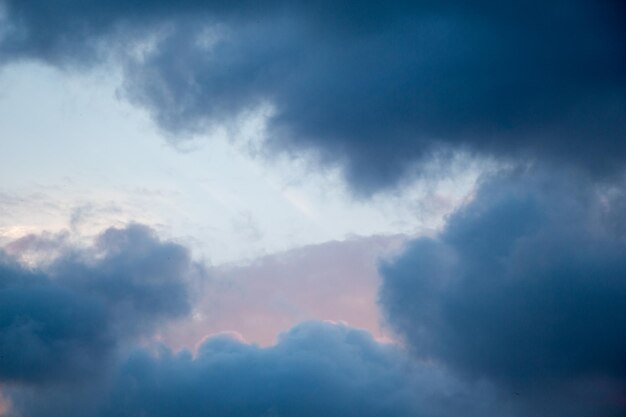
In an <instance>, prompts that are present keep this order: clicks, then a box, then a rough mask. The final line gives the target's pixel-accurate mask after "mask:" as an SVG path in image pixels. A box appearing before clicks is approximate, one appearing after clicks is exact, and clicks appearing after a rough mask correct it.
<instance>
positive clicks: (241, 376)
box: [22, 322, 493, 417]
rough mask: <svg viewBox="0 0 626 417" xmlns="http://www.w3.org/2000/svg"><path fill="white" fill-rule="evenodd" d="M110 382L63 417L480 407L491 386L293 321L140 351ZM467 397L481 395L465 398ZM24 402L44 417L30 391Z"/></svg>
mask: <svg viewBox="0 0 626 417" xmlns="http://www.w3.org/2000/svg"><path fill="white" fill-rule="evenodd" d="M108 387H109V388H108V389H106V390H103V391H102V393H101V397H100V398H99V401H97V403H98V404H99V406H94V405H93V404H94V403H92V404H86V405H85V407H86V408H84V409H83V411H82V413H81V412H80V411H77V410H75V411H74V412H75V413H76V414H72V413H71V412H70V413H65V414H61V415H65V416H74V415H75V416H82V415H85V414H84V410H85V409H89V410H90V413H89V415H95V416H108V417H118V416H119V417H121V416H138V415H149V416H154V417H173V416H180V415H184V416H189V417H195V416H207V415H215V416H221V417H226V416H233V417H234V416H247V417H250V416H259V417H261V416H268V417H269V416H282V417H290V416H293V417H296V416H297V417H308V416H311V417H317V416H327V417H333V416H337V417H339V416H341V417H349V416H359V417H369V416H372V417H373V416H380V417H382V416H385V417H387V416H397V417H402V416H411V417H413V416H431V417H435V416H451V415H458V414H459V413H461V412H469V413H472V412H476V413H478V414H477V415H485V412H491V410H490V407H491V406H493V403H492V400H493V398H492V397H491V396H490V394H489V392H488V390H485V391H484V392H483V391H480V390H470V389H467V388H466V387H464V386H462V385H461V384H459V383H458V382H456V381H455V380H454V379H452V378H450V377H449V376H448V375H446V374H445V373H444V372H441V371H440V370H438V369H435V368H432V367H429V366H427V365H420V364H415V363H411V362H410V361H409V359H408V358H407V357H405V356H404V354H403V353H402V351H400V350H399V349H398V348H397V347H395V346H391V345H381V344H379V343H377V342H375V341H374V340H373V339H372V337H371V336H370V335H369V334H368V333H367V332H364V331H361V330H356V329H353V328H350V327H347V326H343V325H333V324H328V323H321V322H306V323H303V324H300V325H298V326H296V327H295V328H293V329H291V330H290V331H288V332H287V333H285V334H283V335H282V337H281V338H280V340H279V342H278V344H276V345H275V346H272V347H269V348H259V347H258V346H255V345H249V344H246V343H242V342H241V341H238V340H235V339H233V338H230V337H226V336H216V337H213V338H210V339H208V340H207V341H205V342H204V344H203V345H202V346H201V347H200V348H199V349H198V352H197V354H196V355H195V356H192V355H191V354H190V353H189V352H185V351H183V352H179V353H176V354H175V353H172V352H171V351H169V350H168V349H166V348H161V349H156V351H152V352H151V351H148V350H139V351H136V352H135V353H133V354H131V355H130V356H129V357H128V358H127V359H126V360H125V361H124V362H123V363H122V364H121V365H120V367H119V368H118V370H117V372H116V373H115V375H114V377H113V378H112V379H111V382H110V384H109V385H108ZM474 395H479V396H480V398H481V400H482V401H481V402H477V403H472V402H470V401H469V400H474V399H475V397H474ZM70 408H71V407H70ZM22 410H23V411H25V412H26V413H25V415H26V416H29V417H36V416H38V415H42V416H43V415H46V416H47V415H48V414H46V412H45V410H46V408H45V407H42V406H41V403H39V404H38V401H37V399H35V401H34V402H31V403H30V404H24V408H23V409H22ZM38 412H40V413H41V414H38Z"/></svg>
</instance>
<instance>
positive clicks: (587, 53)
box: [0, 0, 626, 192]
mask: <svg viewBox="0 0 626 417" xmlns="http://www.w3.org/2000/svg"><path fill="white" fill-rule="evenodd" d="M5 4H6V9H7V10H8V12H7V13H6V15H7V17H6V19H7V20H8V22H9V24H8V25H7V27H8V28H9V29H7V31H6V33H5V36H4V41H3V42H2V43H1V45H0V50H1V51H2V53H3V54H4V56H5V57H7V59H11V58H12V57H13V58H15V57H34V58H37V59H43V60H46V61H48V62H52V63H55V64H60V65H67V64H68V63H71V62H74V63H75V62H78V63H82V64H84V63H85V62H87V61H89V60H90V59H91V61H93V55H94V54H95V55H96V56H97V55H98V53H99V51H100V52H101V51H102V50H103V49H104V50H106V49H107V47H109V48H115V49H117V50H118V52H119V50H120V49H125V53H127V55H126V56H127V59H126V60H125V64H124V66H125V68H126V79H125V88H126V96H127V97H128V98H129V99H131V100H132V101H133V102H135V103H137V104H139V105H141V106H144V107H146V108H148V109H149V110H150V111H151V113H152V114H153V116H154V118H155V120H157V122H158V123H159V124H160V125H161V126H162V127H163V128H165V129H166V130H169V131H171V132H174V133H181V132H190V131H191V132H193V131H197V130H202V129H205V128H206V127H207V126H210V125H213V124H223V123H226V122H228V121H229V120H230V121H232V120H236V119H237V117H238V116H239V115H241V114H244V113H246V112H249V111H254V110H255V109H258V108H259V106H266V105H268V104H269V105H270V106H271V107H272V108H273V113H272V115H271V116H270V117H269V120H268V134H267V136H268V138H267V141H266V142H267V145H268V149H271V150H273V151H278V152H285V151H287V152H289V151H298V152H299V151H302V150H303V149H304V150H312V151H314V152H315V153H316V154H317V155H318V156H319V158H320V160H321V161H324V162H327V163H330V164H337V163H339V164H341V165H342V166H343V167H344V168H345V174H346V176H347V178H348V179H349V181H350V182H351V184H352V185H353V188H354V189H355V190H357V191H362V192H371V191H373V190H377V189H380V188H382V187H386V186H389V185H393V184H396V183H397V182H398V181H400V179H401V178H402V177H403V176H404V175H406V174H407V173H409V172H412V171H413V170H414V169H415V167H414V166H415V163H416V162H418V163H422V162H425V161H427V160H430V159H431V158H432V157H434V156H435V155H438V156H442V155H446V154H448V153H450V152H456V151H464V152H469V153H471V154H480V155H489V156H496V157H499V158H505V159H515V158H524V159H540V160H547V161H550V162H559V163H565V164H566V165H568V164H573V165H577V166H580V167H583V168H584V169H585V170H587V171H589V172H592V173H593V174H594V175H600V176H604V175H606V174H612V173H614V172H615V171H616V170H621V169H622V168H623V161H624V157H625V156H626V147H624V146H623V144H624V141H623V140H621V139H622V138H623V136H624V132H625V131H626V125H625V122H624V121H625V120H626V100H625V97H626V95H625V91H624V85H625V84H626V83H625V81H626V80H625V75H624V74H626V70H625V69H626V52H624V48H623V41H624V39H625V38H626V36H625V32H624V25H623V24H622V23H623V17H624V13H625V10H624V7H623V4H621V2H617V1H602V2H597V1H590V0H589V1H588V0H576V1H568V2H564V1H558V0H554V1H548V2H523V1H518V2H513V3H510V2H509V3H507V4H506V5H500V4H498V3H497V2H491V1H482V2H479V3H473V5H472V7H468V6H467V5H465V3H464V2H457V1H446V2H438V3H437V4H432V2H403V1H394V2H391V3H389V2H387V3H385V4H384V5H383V4H382V3H380V2H358V3H357V2H348V3H336V2H327V1H314V2H304V1H298V2H286V1H278V0H277V1H271V2H265V3H264V4H263V6H262V7H261V6H259V5H258V4H257V3H254V2H248V1H242V2H220V1H217V2H199V1H192V0H189V1H182V2H176V3H175V5H174V4H173V3H172V2H168V1H157V2H142V1H138V2H124V1H114V2H110V1H107V2H105V1H99V0H93V1H89V2H79V1H72V0H65V1H63V2H61V3H59V2H56V3H54V4H52V3H50V2H46V1H42V0H41V1H37V0H30V1H14V0H6V1H5ZM94 45H95V46H94ZM121 46H123V47H121ZM130 50H132V51H130ZM130 52H132V53H130ZM125 53H122V54H118V56H122V55H124V54H125ZM90 57H92V58H90Z"/></svg>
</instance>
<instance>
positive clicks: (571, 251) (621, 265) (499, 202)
mask: <svg viewBox="0 0 626 417" xmlns="http://www.w3.org/2000/svg"><path fill="white" fill-rule="evenodd" d="M544 174H545V173H544ZM621 190H622V189H621V188H619V189H612V190H611V189H609V188H604V189H603V188H602V187H599V186H597V185H592V184H590V183H589V182H588V181H585V180H584V179H581V178H579V177H575V176H566V175H563V174H555V173H554V172H551V173H549V174H547V175H543V174H533V175H521V176H512V177H509V178H500V179H498V180H493V179H492V180H490V181H488V182H487V183H486V184H484V185H483V186H482V188H481V190H480V191H479V192H478V194H477V195H476V196H475V198H474V200H473V201H472V202H471V203H469V204H468V205H467V206H466V207H463V208H462V209H460V210H459V211H458V212H457V213H455V214H454V215H453V216H452V217H451V218H450V220H449V223H448V225H447V226H446V228H445V230H444V231H443V232H442V233H441V235H440V236H439V237H437V238H422V239H418V240H416V241H414V242H413V243H412V244H411V245H410V247H409V248H408V249H407V250H406V252H405V253H404V254H403V255H401V256H400V257H399V258H398V259H396V260H395V261H393V262H390V263H388V264H385V265H384V266H382V269H381V270H382V274H383V276H384V284H383V286H382V289H381V294H380V301H381V305H382V306H383V308H384V311H385V313H386V316H387V318H388V321H389V323H390V325H391V326H393V327H394V328H395V329H396V330H397V331H398V332H399V334H401V335H402V336H403V337H404V338H405V340H406V341H407V343H408V344H409V346H410V347H411V349H412V350H413V351H414V353H415V354H416V355H418V356H419V357H422V358H430V359H431V360H435V361H437V362H438V363H441V364H442V365H444V366H447V367H449V368H450V369H454V370H455V371H456V372H458V373H460V374H461V375H465V376H466V377H467V378H469V379H481V378H482V379H487V380H490V381H492V382H493V383H495V384H496V385H498V386H500V387H501V388H502V390H503V391H504V392H505V393H507V395H511V394H512V393H515V392H517V393H518V394H517V395H519V393H520V392H522V393H524V394H525V400H526V401H528V402H530V403H532V404H534V405H535V406H537V407H538V408H539V409H544V410H549V409H550V407H553V408H552V411H551V412H552V413H553V415H554V413H556V414H557V415H577V414H575V413H579V414H580V415H588V414H585V413H591V412H592V410H596V411H595V412H597V413H599V414H598V415H613V414H612V413H615V415H619V414H620V413H623V412H624V408H623V407H624V405H623V403H621V402H620V400H619V392H620V391H621V390H622V389H623V387H624V386H626V339H625V338H624V337H623V336H624V334H626V258H625V257H624V254H625V253H626V235H625V234H624V229H623V227H622V228H621V229H620V228H616V227H615V224H621V225H624V224H625V223H626V218H624V212H623V210H622V208H623V203H624V193H623V191H621ZM574 387H578V388H577V389H578V390H582V391H585V392H583V393H576V394H575V395H574V394H573V391H572V390H574V391H575V388H574ZM581 387H586V388H581ZM564 392H567V393H568V394H567V395H565V394H564ZM537 404H540V405H539V406H538V405H537ZM566 406H567V407H570V409H567V408H566V410H568V411H564V409H563V408H560V409H559V407H566ZM600 410H604V411H600ZM536 412H537V411H534V412H533V414H535V413H536ZM544 412H545V411H544ZM572 413H574V414H572ZM603 413H606V414H603ZM535 415H536V414H535Z"/></svg>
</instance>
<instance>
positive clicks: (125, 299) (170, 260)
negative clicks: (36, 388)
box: [0, 224, 204, 384]
mask: <svg viewBox="0 0 626 417" xmlns="http://www.w3.org/2000/svg"><path fill="white" fill-rule="evenodd" d="M31 240H32V239H31ZM43 246H44V247H45V246H46V245H43ZM203 273H204V272H203V270H202V268H201V267H200V266H199V265H196V264H195V263H194V262H193V261H192V260H191V259H190V255H189V253H188V252H187V250H186V249H185V248H183V247H182V246H179V245H177V244H174V243H170V242H162V241H160V240H159V239H158V238H157V237H156V236H155V234H154V232H153V231H151V230H150V229H148V228H147V227H145V226H141V225H136V224H135V225H131V226H128V227H127V228H125V229H109V230H107V231H106V232H104V233H103V234H101V235H100V236H99V237H98V238H97V241H96V244H95V246H94V248H90V249H88V250H86V249H72V248H70V247H67V248H65V249H63V251H61V254H59V255H58V256H57V258H56V259H55V260H54V261H53V262H52V263H51V264H50V265H47V266H45V267H44V268H43V269H41V270H37V269H32V268H28V267H25V266H23V265H21V264H18V263H17V262H16V261H14V260H13V259H12V258H11V257H9V256H7V255H3V257H2V259H0V381H3V382H20V383H35V384H39V383H47V382H55V381H58V380H72V379H77V378H78V379H80V378H81V377H84V376H88V375H91V376H93V375H95V374H97V373H98V372H100V371H102V370H103V369H106V367H107V366H108V365H107V361H108V360H109V359H110V356H111V354H112V353H113V352H114V351H115V348H116V347H118V346H120V345H123V344H126V343H128V342H129V341H132V340H137V338H138V337H140V336H144V335H150V334H151V333H152V332H153V331H154V330H155V329H156V327H157V326H159V325H160V324H161V323H162V322H164V321H167V320H171V319H175V318H180V317H183V316H184V315H185V314H186V313H188V311H189V310H190V296H189V294H188V285H189V284H190V281H191V280H192V279H195V278H197V277H199V276H202V274H203Z"/></svg>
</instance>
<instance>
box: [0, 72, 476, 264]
mask: <svg viewBox="0 0 626 417" xmlns="http://www.w3.org/2000/svg"><path fill="white" fill-rule="evenodd" d="M118 91H119V77H117V76H116V75H115V70H114V69H112V68H110V67H109V68H104V69H102V68H101V69H99V70H94V71H92V72H89V73H77V72H62V71H59V70H55V69H52V68H50V67H46V66H42V65H39V64H33V63H20V64H14V65H11V66H8V67H6V68H4V69H3V71H2V72H1V73H0V92H1V94H0V138H2V140H0V153H2V155H3V156H4V157H3V164H2V166H0V178H1V182H0V193H1V194H0V196H1V200H0V210H1V212H2V214H3V215H2V218H1V219H0V235H1V236H2V237H3V238H4V239H5V240H7V239H13V238H16V237H19V236H21V235H23V234H26V233H37V232H41V231H52V232H57V231H61V230H69V231H71V232H72V234H73V236H74V237H75V238H79V237H81V236H86V237H89V236H92V235H94V234H96V233H97V232H99V231H100V230H102V229H104V228H106V227H109V226H111V225H123V224H125V223H127V222H128V221H137V222H142V223H146V224H149V225H151V226H153V227H155V228H156V229H158V230H160V231H161V232H162V233H163V234H164V235H165V236H169V237H174V238H176V239H178V240H181V241H184V242H185V243H187V244H189V245H191V247H193V248H194V249H195V250H196V251H197V254H198V255H200V256H203V257H204V258H206V259H209V260H210V261H211V262H213V263H222V262H228V261H234V260H238V259H250V258H255V257H258V256H261V255H264V254H269V253H274V252H277V251H282V250H288V249H291V248H294V247H298V246H303V245H307V244H312V243H321V242H325V241H330V240H341V239H344V238H345V237H346V236H350V235H362V236H369V235H377V234H396V233H407V234H415V233H422V232H428V231H429V230H431V231H432V230H433V229H436V228H438V227H439V226H440V225H441V224H442V216H444V215H445V214H446V213H447V212H448V211H449V210H450V209H452V208H453V207H454V206H455V205H457V204H458V203H459V202H460V201H461V200H462V199H463V198H464V197H465V196H466V195H467V194H468V192H469V191H470V190H471V188H472V186H473V184H474V182H475V180H476V177H477V173H478V170H477V169H476V166H477V165H476V164H473V165H472V164H469V163H467V164H465V165H461V164H459V167H457V168H455V169H456V171H453V173H452V174H449V175H448V176H447V177H446V178H445V179H442V180H440V181H436V182H433V181H432V180H431V181H430V182H421V183H419V182H416V183H415V184H414V185H413V186H411V187H407V188H405V189H403V190H400V191H392V192H387V193H383V194H380V195H378V196H375V197H373V198H372V199H370V200H356V199H354V198H352V197H351V196H350V195H349V194H348V193H347V191H346V187H345V185H344V184H343V183H342V181H341V179H340V178H339V175H338V173H337V172H335V171H333V170H332V169H326V170H323V171H320V170H319V169H318V170H311V169H310V164H309V165H307V161H306V160H288V159H286V158H282V159H278V160H272V161H268V160H266V159H264V158H262V157H259V156H257V157H255V156H254V155H253V153H251V152H250V149H249V146H248V145H249V142H250V141H253V140H255V139H258V137H259V135H261V134H262V132H263V118H262V117H261V116H258V117H257V118H256V119H255V118H253V117H251V118H250V120H246V121H244V122H245V123H244V126H243V127H242V129H241V131H239V132H237V133H236V134H235V135H232V134H231V136H230V137H227V134H226V133H225V130H224V129H221V130H220V129H216V131H215V132H214V133H213V134H212V135H211V137H210V138H209V139H208V140H207V138H200V137H198V138H195V140H194V139H193V138H186V139H187V141H186V142H183V143H182V144H180V145H178V146H174V145H172V144H171V142H172V139H176V138H171V137H170V138H169V139H170V141H169V142H168V140H167V138H165V136H164V135H163V134H161V132H160V131H159V130H158V129H157V128H156V127H155V125H154V124H153V122H152V121H151V120H150V119H149V117H148V116H147V115H146V114H145V112H144V111H142V110H141V109H138V108H136V107H133V106H132V105H130V104H129V103H128V102H127V101H125V100H124V99H123V98H120V97H119V94H118ZM229 139H230V140H229Z"/></svg>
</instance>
